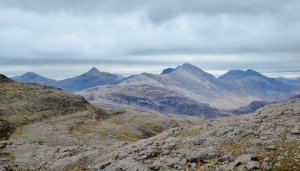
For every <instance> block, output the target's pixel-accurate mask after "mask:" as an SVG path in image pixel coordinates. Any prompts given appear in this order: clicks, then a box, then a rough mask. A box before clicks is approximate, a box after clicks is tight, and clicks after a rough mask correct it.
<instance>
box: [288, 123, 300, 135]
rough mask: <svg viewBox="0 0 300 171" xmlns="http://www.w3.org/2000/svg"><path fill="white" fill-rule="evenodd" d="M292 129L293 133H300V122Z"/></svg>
mask: <svg viewBox="0 0 300 171" xmlns="http://www.w3.org/2000/svg"><path fill="white" fill-rule="evenodd" d="M290 131H291V133H292V134H300V123H297V124H296V125H295V126H294V127H293V128H291V130H290Z"/></svg>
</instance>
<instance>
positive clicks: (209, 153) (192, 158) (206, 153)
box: [187, 147, 220, 162]
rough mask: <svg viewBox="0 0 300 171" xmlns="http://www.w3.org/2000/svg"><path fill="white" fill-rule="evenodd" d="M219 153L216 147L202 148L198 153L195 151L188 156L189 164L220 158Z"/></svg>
mask: <svg viewBox="0 0 300 171" xmlns="http://www.w3.org/2000/svg"><path fill="white" fill-rule="evenodd" d="M219 155H220V153H219V151H218V150H217V149H216V148H214V147H207V148H202V149H200V150H198V151H193V152H191V153H190V154H189V155H188V159H187V160H188V161H189V162H198V161H199V160H211V159H214V158H217V157H219Z"/></svg>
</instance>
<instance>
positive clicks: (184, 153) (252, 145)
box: [92, 100, 300, 170]
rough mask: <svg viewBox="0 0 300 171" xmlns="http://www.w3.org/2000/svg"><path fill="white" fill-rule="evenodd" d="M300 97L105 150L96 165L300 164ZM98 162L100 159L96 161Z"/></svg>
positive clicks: (218, 167)
mask: <svg viewBox="0 0 300 171" xmlns="http://www.w3.org/2000/svg"><path fill="white" fill-rule="evenodd" d="M299 140H300V100H291V101H289V102H286V103H282V104H276V105H270V106H267V107H265V108H263V109H261V110H259V111H257V112H255V113H253V114H251V115H247V116H244V117H231V118H223V119H218V120H210V121H207V122H206V123H204V124H202V125H198V126H193V127H190V128H184V127H177V128H173V129H170V130H167V131H165V132H163V133H162V134H159V135H157V136H154V137H152V138H149V139H145V140H140V141H137V142H135V143H133V144H130V145H127V146H124V147H122V148H120V149H117V150H115V151H114V152H112V153H111V154H110V155H104V156H103V155H102V156H101V157H99V158H98V159H97V160H95V165H94V166H92V169H95V170H101V169H103V170H118V169H121V170H299V169H300V141H299ZM96 163H98V164H96Z"/></svg>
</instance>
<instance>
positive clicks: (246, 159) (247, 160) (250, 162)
mask: <svg viewBox="0 0 300 171" xmlns="http://www.w3.org/2000/svg"><path fill="white" fill-rule="evenodd" d="M255 159H256V158H255V157H253V156H252V155H250V154H244V155H241V156H239V157H238V158H237V159H236V160H235V161H234V162H232V163H230V164H229V165H227V167H226V169H225V170H233V169H234V168H235V167H237V166H239V167H244V165H246V168H247V169H248V170H250V169H249V168H251V169H252V170H254V169H257V168H258V169H259V166H260V163H259V162H256V161H255ZM241 165H243V166H241Z"/></svg>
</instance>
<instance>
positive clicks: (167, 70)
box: [161, 68, 175, 74]
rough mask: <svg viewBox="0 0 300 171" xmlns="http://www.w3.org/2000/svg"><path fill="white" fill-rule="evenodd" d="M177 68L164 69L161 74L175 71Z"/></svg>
mask: <svg viewBox="0 0 300 171" xmlns="http://www.w3.org/2000/svg"><path fill="white" fill-rule="evenodd" d="M174 70H175V69H174V68H166V69H164V70H163V71H162V72H161V74H170V73H172V72H173V71H174Z"/></svg>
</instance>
